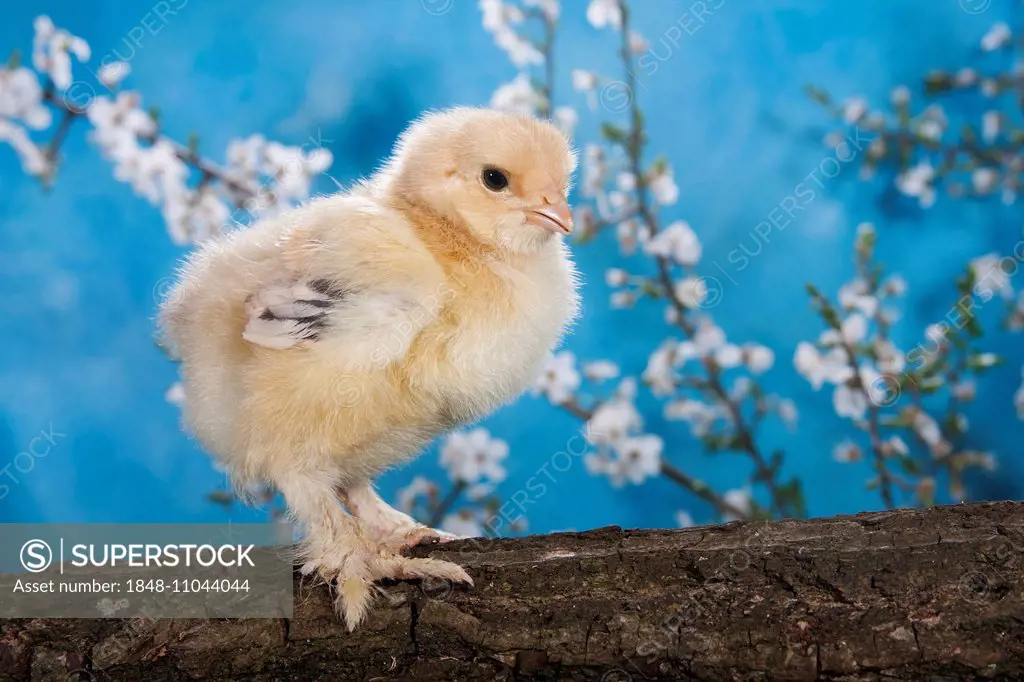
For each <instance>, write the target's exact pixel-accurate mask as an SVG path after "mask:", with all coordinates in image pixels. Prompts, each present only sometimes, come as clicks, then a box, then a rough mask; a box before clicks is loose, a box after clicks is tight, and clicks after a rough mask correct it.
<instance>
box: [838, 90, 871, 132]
mask: <svg viewBox="0 0 1024 682" xmlns="http://www.w3.org/2000/svg"><path fill="white" fill-rule="evenodd" d="M867 111H868V103H867V100H865V99H864V98H863V97H854V98H852V99H850V100H848V101H847V102H846V104H844V105H843V121H845V122H846V124H847V125H853V124H855V123H856V122H857V121H859V120H860V119H861V118H862V117H863V116H864V114H866V113H867Z"/></svg>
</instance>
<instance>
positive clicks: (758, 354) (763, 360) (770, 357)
mask: <svg viewBox="0 0 1024 682" xmlns="http://www.w3.org/2000/svg"><path fill="white" fill-rule="evenodd" d="M743 358H744V362H745V363H746V364H747V367H748V368H749V369H750V371H751V372H753V373H754V374H763V373H764V372H767V371H768V370H769V369H771V368H772V365H774V364H775V353H773V352H772V349H771V348H768V347H767V346H761V345H758V344H756V343H748V344H746V345H745V346H743Z"/></svg>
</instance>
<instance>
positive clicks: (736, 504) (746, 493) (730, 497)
mask: <svg viewBox="0 0 1024 682" xmlns="http://www.w3.org/2000/svg"><path fill="white" fill-rule="evenodd" d="M722 499H723V500H725V501H726V503H727V504H729V506H731V507H733V508H735V509H736V510H737V511H740V512H742V513H743V515H744V516H749V515H750V513H751V512H752V511H753V510H754V497H753V491H751V489H750V488H749V487H744V488H734V489H732V490H727V491H726V493H725V494H724V495H722ZM741 518H743V517H741V516H737V515H735V514H733V513H732V512H729V513H727V514H724V515H723V516H722V519H723V520H725V521H738V520H739V519H741Z"/></svg>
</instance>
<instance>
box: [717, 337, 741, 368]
mask: <svg viewBox="0 0 1024 682" xmlns="http://www.w3.org/2000/svg"><path fill="white" fill-rule="evenodd" d="M742 363H743V351H742V350H741V349H740V347H739V346H736V345H733V344H731V343H725V344H722V345H721V346H720V347H719V348H717V349H716V350H715V364H717V365H718V366H719V367H721V368H723V369H732V368H733V367H739V366H740V364H742Z"/></svg>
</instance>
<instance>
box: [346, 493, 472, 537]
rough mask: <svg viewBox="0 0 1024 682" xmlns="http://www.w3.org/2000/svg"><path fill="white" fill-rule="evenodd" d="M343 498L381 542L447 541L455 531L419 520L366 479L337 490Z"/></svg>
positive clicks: (366, 527)
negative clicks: (447, 531) (395, 506)
mask: <svg viewBox="0 0 1024 682" xmlns="http://www.w3.org/2000/svg"><path fill="white" fill-rule="evenodd" d="M339 496H340V497H341V500H342V502H344V503H345V506H346V507H348V509H349V511H351V512H352V514H353V516H355V517H356V518H357V519H359V520H360V521H361V522H362V526H363V528H364V529H366V532H367V534H368V535H369V536H370V538H371V539H372V540H373V541H374V542H376V543H378V544H379V545H381V546H384V547H387V548H389V549H393V550H394V551H398V552H400V551H402V550H403V549H405V548H406V547H413V546H415V545H418V544H420V543H421V542H425V541H427V542H429V541H435V542H448V541H449V540H456V539H458V536H457V535H453V534H451V533H446V532H445V531H443V530H438V529H436V528H431V527H430V526H425V525H423V524H422V523H418V522H417V521H416V520H415V519H414V518H412V517H411V516H409V515H408V514H406V513H404V512H401V511H399V510H397V509H395V508H394V507H392V506H391V505H390V504H388V503H387V502H385V501H384V500H383V499H381V497H380V495H378V494H377V491H376V490H374V489H373V485H371V484H370V482H369V481H367V482H365V483H360V484H357V485H353V486H349V487H348V488H345V489H344V490H341V491H340V492H339Z"/></svg>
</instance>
